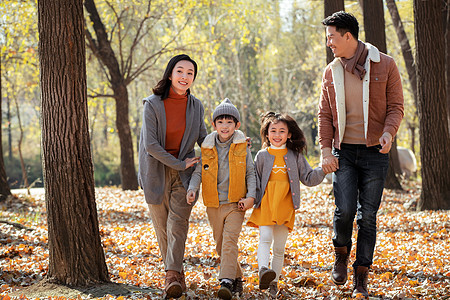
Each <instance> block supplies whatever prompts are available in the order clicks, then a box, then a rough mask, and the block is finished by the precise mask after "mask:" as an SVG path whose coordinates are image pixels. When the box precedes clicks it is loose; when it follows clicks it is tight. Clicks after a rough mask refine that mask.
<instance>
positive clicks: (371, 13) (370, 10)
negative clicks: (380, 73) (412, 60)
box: [361, 0, 402, 190]
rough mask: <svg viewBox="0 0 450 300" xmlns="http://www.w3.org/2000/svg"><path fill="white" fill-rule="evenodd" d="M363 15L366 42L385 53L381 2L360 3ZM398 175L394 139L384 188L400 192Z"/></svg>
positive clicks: (370, 0) (371, 0) (398, 168)
mask: <svg viewBox="0 0 450 300" xmlns="http://www.w3.org/2000/svg"><path fill="white" fill-rule="evenodd" d="M361 4H362V8H363V13H364V32H365V33H366V41H367V42H369V43H371V44H372V45H374V46H375V47H377V48H378V50H380V51H381V52H383V53H386V52H387V47H386V33H385V22H384V9H383V0H363V1H362V2H361ZM399 174H400V162H399V160H398V153H397V142H396V140H395V138H394V140H393V141H392V148H391V151H390V152H389V170H388V173H387V176H386V183H385V187H386V188H388V189H395V190H401V189H402V186H401V185H400V181H399V180H398V178H397V175H399Z"/></svg>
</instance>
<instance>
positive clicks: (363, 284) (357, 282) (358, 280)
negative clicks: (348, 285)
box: [352, 266, 369, 298]
mask: <svg viewBox="0 0 450 300" xmlns="http://www.w3.org/2000/svg"><path fill="white" fill-rule="evenodd" d="M368 278H369V268H368V267H363V266H358V267H357V268H355V269H353V294H352V297H354V298H356V297H358V296H359V297H361V296H364V297H365V298H369V292H368V291H367V280H368Z"/></svg>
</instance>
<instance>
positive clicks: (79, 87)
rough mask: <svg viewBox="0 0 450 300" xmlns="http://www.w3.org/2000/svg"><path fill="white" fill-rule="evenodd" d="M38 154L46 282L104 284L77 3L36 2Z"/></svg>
mask: <svg viewBox="0 0 450 300" xmlns="http://www.w3.org/2000/svg"><path fill="white" fill-rule="evenodd" d="M38 16H39V23H38V25H39V58H40V83H41V101H42V104H41V105H42V107H41V115H42V122H41V126H42V152H43V155H42V156H43V170H44V183H45V200H46V208H47V214H48V216H47V222H48V248H49V269H48V274H47V276H48V279H49V280H50V281H54V282H58V283H61V284H65V285H70V286H84V285H89V284H92V283H98V282H106V281H109V276H108V270H107V267H106V263H105V256H104V253H103V248H102V245H101V241H100V235H99V227H98V220H97V209H96V204H95V193H94V176H93V175H94V174H93V166H92V159H91V149H90V144H89V131H88V116H87V112H88V107H87V90H86V53H85V40H84V18H83V1H82V0H61V1H57V2H55V1H53V0H39V1H38Z"/></svg>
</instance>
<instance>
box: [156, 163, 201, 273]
mask: <svg viewBox="0 0 450 300" xmlns="http://www.w3.org/2000/svg"><path fill="white" fill-rule="evenodd" d="M165 176H166V178H165V182H166V186H165V191H164V200H163V202H162V203H161V204H156V205H155V204H149V205H148V207H149V210H150V217H151V218H152V223H153V227H154V228H155V231H156V238H157V239H158V245H159V250H160V251H161V255H162V259H163V261H164V268H165V270H166V271H167V270H173V271H177V272H181V271H182V269H183V258H184V250H185V244H186V238H187V234H188V230H189V216H190V215H191V210H192V206H191V205H189V204H188V203H187V202H186V189H185V188H184V186H183V183H182V182H181V179H180V175H179V174H178V171H176V170H174V169H171V168H169V167H167V166H166V172H165Z"/></svg>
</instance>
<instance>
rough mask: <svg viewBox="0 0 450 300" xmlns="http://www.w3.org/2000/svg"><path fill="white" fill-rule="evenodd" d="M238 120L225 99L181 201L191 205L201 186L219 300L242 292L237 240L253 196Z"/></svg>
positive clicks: (251, 169)
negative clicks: (213, 250)
mask: <svg viewBox="0 0 450 300" xmlns="http://www.w3.org/2000/svg"><path fill="white" fill-rule="evenodd" d="M239 120H240V115H239V111H238V110H237V108H236V107H235V106H234V105H233V104H232V103H231V101H230V100H229V99H228V98H225V100H223V101H222V102H221V103H220V105H219V106H217V107H216V109H215V110H214V112H213V126H214V129H215V131H214V132H212V133H211V134H209V135H208V136H206V138H205V140H204V141H203V143H202V147H201V151H202V159H201V162H200V163H199V164H198V165H197V167H196V168H195V171H194V173H193V174H192V178H191V181H190V184H189V189H188V192H187V196H186V198H187V202H188V203H189V204H193V203H194V201H195V198H196V193H197V191H198V190H199V187H200V182H201V183H202V195H203V203H204V204H205V206H206V213H207V215H208V219H209V223H210V225H211V227H212V229H213V235H214V240H215V241H216V251H217V253H218V254H219V256H220V273H219V280H220V289H219V292H218V297H219V298H220V299H231V298H232V296H233V294H234V293H239V294H241V293H242V291H243V288H242V279H241V278H242V270H241V266H240V264H239V261H238V252H239V249H238V239H239V234H240V232H241V229H242V223H243V221H244V216H245V211H246V210H247V209H249V208H251V207H252V206H253V204H254V201H255V197H256V173H255V169H254V166H253V160H252V155H251V153H250V150H249V149H248V147H247V140H246V137H245V135H244V134H243V133H242V132H241V131H239V130H238V129H239V127H240V126H241V123H240V121H239Z"/></svg>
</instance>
